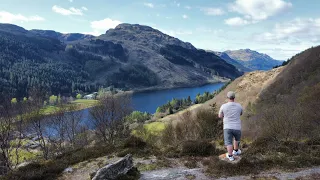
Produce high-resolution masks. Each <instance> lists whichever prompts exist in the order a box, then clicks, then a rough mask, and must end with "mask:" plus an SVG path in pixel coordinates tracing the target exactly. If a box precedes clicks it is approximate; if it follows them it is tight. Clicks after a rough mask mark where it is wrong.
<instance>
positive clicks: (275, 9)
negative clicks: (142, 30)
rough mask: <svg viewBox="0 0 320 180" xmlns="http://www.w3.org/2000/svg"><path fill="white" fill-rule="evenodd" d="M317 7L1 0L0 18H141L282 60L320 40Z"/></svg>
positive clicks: (62, 22)
mask: <svg viewBox="0 0 320 180" xmlns="http://www.w3.org/2000/svg"><path fill="white" fill-rule="evenodd" d="M319 8H320V0H90V1H89V0H0V23H11V24H16V25H19V26H22V27H24V28H25V29H27V30H30V29H45V30H55V31H58V32H62V33H74V32H77V33H85V34H93V35H100V34H103V33H105V31H107V30H108V29H110V28H114V27H116V26H117V25H118V24H120V23H131V24H141V25H147V26H151V27H153V28H156V29H159V30H160V31H162V32H164V33H166V34H169V35H171V36H174V37H177V38H179V39H180V40H182V41H186V42H190V43H192V44H193V45H194V46H195V47H197V48H201V49H206V50H214V51H225V50H237V49H246V48H249V49H252V50H256V51H258V52H261V53H266V54H268V55H270V56H271V57H273V58H274V59H278V60H287V59H288V58H290V57H292V56H293V55H295V54H297V53H299V52H301V51H303V50H305V49H307V48H309V47H311V46H316V45H319V44H320V11H319Z"/></svg>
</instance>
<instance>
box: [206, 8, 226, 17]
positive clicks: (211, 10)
mask: <svg viewBox="0 0 320 180" xmlns="http://www.w3.org/2000/svg"><path fill="white" fill-rule="evenodd" d="M201 10H202V11H203V12H205V14H207V15H213V16H220V15H223V14H224V13H225V12H224V11H223V9H221V8H203V9H201Z"/></svg>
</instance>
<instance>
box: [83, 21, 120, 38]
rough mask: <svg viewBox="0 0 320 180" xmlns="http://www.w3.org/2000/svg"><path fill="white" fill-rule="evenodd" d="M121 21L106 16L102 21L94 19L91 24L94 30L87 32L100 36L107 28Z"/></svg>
mask: <svg viewBox="0 0 320 180" xmlns="http://www.w3.org/2000/svg"><path fill="white" fill-rule="evenodd" d="M121 23H122V22H121V21H118V20H112V19H110V18H106V19H103V20H100V21H92V22H91V25H90V26H91V28H92V32H87V34H92V35H95V36H98V35H101V34H103V33H105V32H106V31H107V30H109V29H111V28H115V27H116V26H118V25H119V24H121Z"/></svg>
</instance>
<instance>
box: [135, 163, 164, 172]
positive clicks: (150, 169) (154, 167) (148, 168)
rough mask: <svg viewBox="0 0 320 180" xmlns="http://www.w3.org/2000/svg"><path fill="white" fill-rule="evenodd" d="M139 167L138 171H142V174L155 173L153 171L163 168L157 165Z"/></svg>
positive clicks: (140, 165) (141, 165)
mask: <svg viewBox="0 0 320 180" xmlns="http://www.w3.org/2000/svg"><path fill="white" fill-rule="evenodd" d="M137 167H138V170H139V171H141V172H143V171H153V170H156V169H160V168H161V167H159V166H158V165H157V164H156V163H154V164H138V165H137Z"/></svg>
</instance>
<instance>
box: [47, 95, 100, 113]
mask: <svg viewBox="0 0 320 180" xmlns="http://www.w3.org/2000/svg"><path fill="white" fill-rule="evenodd" d="M97 102H98V101H97V100H93V99H77V100H75V101H72V102H71V104H75V105H77V106H78V110H81V109H86V108H90V107H93V106H95V105H96V104H97ZM57 110H58V107H57V106H51V105H50V106H46V107H44V108H42V109H41V111H42V113H43V114H45V115H48V114H54V112H56V111H57Z"/></svg>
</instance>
